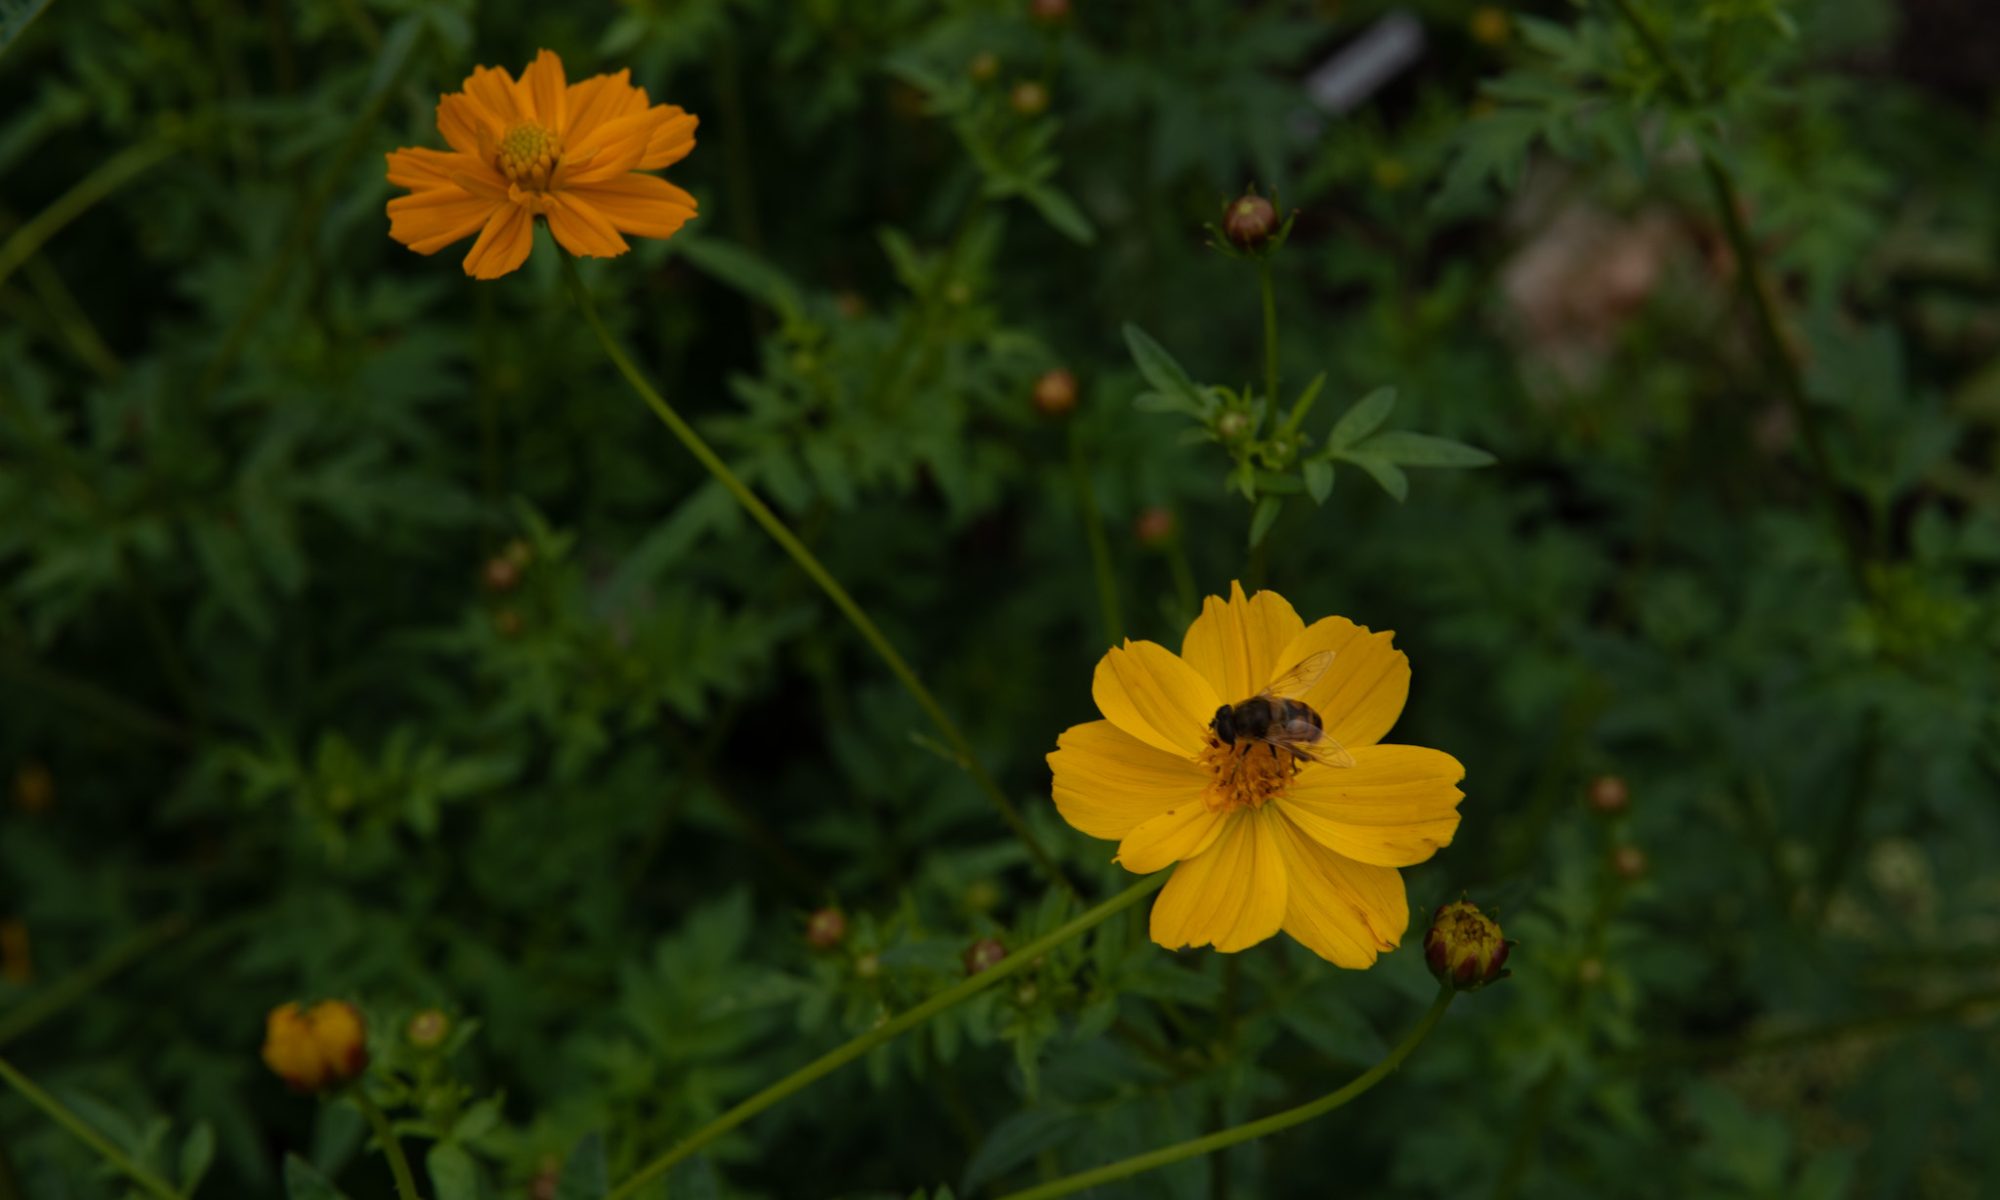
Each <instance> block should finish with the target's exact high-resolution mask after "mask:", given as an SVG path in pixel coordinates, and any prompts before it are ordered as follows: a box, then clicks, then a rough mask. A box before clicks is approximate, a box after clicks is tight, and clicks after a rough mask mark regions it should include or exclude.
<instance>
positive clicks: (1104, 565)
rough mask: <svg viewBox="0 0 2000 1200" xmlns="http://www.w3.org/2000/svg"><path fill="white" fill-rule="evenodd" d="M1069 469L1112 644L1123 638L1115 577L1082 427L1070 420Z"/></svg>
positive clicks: (1101, 611) (1106, 640)
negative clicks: (1085, 448) (1084, 448)
mask: <svg viewBox="0 0 2000 1200" xmlns="http://www.w3.org/2000/svg"><path fill="white" fill-rule="evenodd" d="M1069 469H1070V474H1071V475H1073V476H1074V477H1075V479H1076V508H1077V515H1078V516H1079V517H1081V518H1082V519H1083V536H1084V538H1085V540H1087V541H1088V542H1089V543H1090V565H1091V569H1092V571H1093V572H1094V573H1095V574H1096V576H1097V609H1098V613H1099V614H1100V615H1101V616H1102V617H1103V620H1104V644H1105V645H1107V646H1116V645H1117V644H1118V643H1120V642H1122V641H1124V640H1125V619H1124V618H1123V617H1122V616H1120V615H1119V612H1118V577H1117V575H1116V574H1115V573H1114V572H1113V571H1112V569H1111V544H1110V543H1109V542H1108V541H1106V540H1105V537H1104V514H1103V513H1102V512H1100V511H1099V510H1098V507H1097V491H1096V489H1095V488H1093V487H1091V484H1090V463H1089V461H1088V460H1087V459H1086V458H1085V457H1084V453H1083V431H1082V427H1081V426H1080V425H1078V424H1077V423H1076V422H1075V421H1074V420H1072V421H1071V423H1070V427H1069Z"/></svg>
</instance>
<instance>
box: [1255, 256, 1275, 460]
mask: <svg viewBox="0 0 2000 1200" xmlns="http://www.w3.org/2000/svg"><path fill="white" fill-rule="evenodd" d="M1257 287H1258V290H1259V291H1261V292H1262V293H1263V296H1264V399H1265V400H1266V401H1267V402H1268V403H1269V404H1270V406H1271V419H1272V420H1273V421H1275V420H1277V419H1278V300H1277V297H1276V295H1275V294H1274V293H1273V291H1272V288H1271V256H1270V255H1268V254H1264V255H1259V256H1258V258H1257Z"/></svg>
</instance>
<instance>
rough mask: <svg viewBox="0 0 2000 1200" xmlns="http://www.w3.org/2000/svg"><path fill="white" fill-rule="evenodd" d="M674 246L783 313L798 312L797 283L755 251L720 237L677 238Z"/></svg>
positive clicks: (710, 272)
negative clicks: (754, 252) (752, 251)
mask: <svg viewBox="0 0 2000 1200" xmlns="http://www.w3.org/2000/svg"><path fill="white" fill-rule="evenodd" d="M674 245H675V246H676V247H677V248H678V249H679V250H680V252H681V253H682V254H683V255H685V256H686V257H687V260H688V261H689V262H691V263H693V264H694V265H695V266H697V267H699V268H701V270H703V271H704V272H706V273H707V274H709V275H711V276H713V277H714V278H715V279H717V280H719V281H720V282H722V283H725V284H728V285H729V286H730V287H733V288H735V289H736V290H737V291H739V292H742V293H743V294H744V295H746V296H748V297H750V298H751V299H753V300H758V301H761V302H763V303H764V304H765V305H766V306H767V307H769V308H771V309H773V310H774V311H776V312H777V313H779V314H780V315H781V316H784V317H786V318H792V317H796V316H797V315H798V312H799V307H800V305H799V289H798V285H796V284H794V283H793V282H792V281H791V279H790V277H788V276H787V275H786V274H785V273H784V272H783V271H780V270H779V269H778V268H776V267H774V266H772V265H771V264H770V263H769V262H767V261H765V260H764V259H762V258H760V257H758V256H757V255H756V254H753V253H751V252H750V251H748V250H745V249H744V248H743V247H741V246H738V245H736V244H735V243H733V242H725V241H722V240H720V239H718V238H701V237H696V238H685V239H676V240H675V243H674Z"/></svg>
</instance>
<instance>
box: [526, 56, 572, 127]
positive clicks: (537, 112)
mask: <svg viewBox="0 0 2000 1200" xmlns="http://www.w3.org/2000/svg"><path fill="white" fill-rule="evenodd" d="M520 95H521V98H522V99H524V100H526V101H527V104H528V107H529V108H532V109H533V110H534V111H533V112H532V113H530V114H529V115H530V116H531V117H533V118H534V120H535V123H536V124H538V125H541V126H542V127H543V128H545V129H549V130H552V131H554V132H556V133H561V132H562V130H563V128H564V127H565V126H567V125H568V124H569V113H568V111H567V110H568V106H569V105H568V99H569V85H568V83H567V82H565V81H564V79H563V65H562V59H560V58H558V57H556V52H555V51H553V50H544V51H542V52H541V53H540V54H537V55H535V61H534V62H532V63H529V64H528V69H527V70H525V71H523V72H521V88H520Z"/></svg>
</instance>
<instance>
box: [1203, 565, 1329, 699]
mask: <svg viewBox="0 0 2000 1200" xmlns="http://www.w3.org/2000/svg"><path fill="white" fill-rule="evenodd" d="M1305 627H1306V623H1305V622H1304V621H1301V620H1300V619H1299V614H1298V613H1297V612H1295V611H1293V609H1292V606H1291V605H1290V604H1288V603H1286V602H1285V598H1284V597H1283V596H1280V595H1279V594H1278V593H1276V592H1258V593H1257V594H1256V595H1255V596H1251V597H1249V598H1248V599H1245V598H1244V595H1243V585H1242V584H1240V583H1231V584H1230V585H1229V599H1227V600H1224V599H1223V598H1221V597H1220V596H1210V597H1208V598H1207V599H1206V600H1204V601H1202V605H1201V615H1200V616H1198V617H1196V618H1195V619H1194V624H1192V625H1189V626H1188V631H1187V636H1185V637H1184V638H1182V639H1181V657H1182V658H1185V659H1187V660H1188V665H1189V666H1191V667H1193V668H1194V669H1195V670H1197V671H1200V672H1201V677H1202V678H1203V679H1206V680H1208V682H1209V685H1210V686H1212V687H1213V688H1215V694H1216V695H1218V696H1220V697H1222V699H1223V700H1224V701H1226V702H1227V703H1230V704H1234V703H1236V702H1237V701H1239V700H1248V699H1249V698H1250V697H1252V696H1254V695H1256V694H1257V693H1258V692H1261V691H1263V690H1264V688H1265V687H1266V686H1268V685H1269V684H1270V682H1271V678H1272V676H1274V675H1276V674H1277V673H1278V672H1279V671H1281V670H1288V669H1290V668H1291V667H1293V666H1296V665H1297V663H1298V660H1297V659H1293V660H1292V661H1291V662H1286V663H1280V662H1279V661H1278V655H1279V653H1280V652H1281V651H1283V650H1284V648H1285V646H1286V645H1287V644H1288V643H1289V642H1291V640H1292V639H1293V638H1295V637H1297V636H1298V635H1299V633H1300V632H1301V631H1302V630H1304V629H1305Z"/></svg>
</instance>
